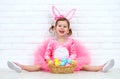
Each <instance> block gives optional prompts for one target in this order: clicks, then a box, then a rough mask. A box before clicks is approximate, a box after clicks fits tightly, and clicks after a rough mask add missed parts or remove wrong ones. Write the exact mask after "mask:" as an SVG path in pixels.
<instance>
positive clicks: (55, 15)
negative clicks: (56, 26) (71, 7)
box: [52, 6, 63, 20]
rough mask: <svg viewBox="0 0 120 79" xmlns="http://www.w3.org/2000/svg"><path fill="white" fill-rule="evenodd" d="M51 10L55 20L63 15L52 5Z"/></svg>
mask: <svg viewBox="0 0 120 79" xmlns="http://www.w3.org/2000/svg"><path fill="white" fill-rule="evenodd" d="M52 12H53V15H54V19H55V20H57V19H58V18H61V17H63V15H61V14H60V12H59V10H58V9H56V8H55V7H54V6H52Z"/></svg>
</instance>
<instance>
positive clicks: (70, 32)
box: [49, 17, 72, 36]
mask: <svg viewBox="0 0 120 79" xmlns="http://www.w3.org/2000/svg"><path fill="white" fill-rule="evenodd" d="M59 21H66V22H67V24H68V29H69V33H68V34H67V35H69V36H71V35H72V30H71V28H70V22H69V21H68V19H66V18H64V17H63V18H59V19H58V20H57V21H56V22H55V26H57V24H58V22H59ZM53 29H54V26H53V25H52V26H51V27H50V28H49V32H50V33H51V32H52V31H53Z"/></svg>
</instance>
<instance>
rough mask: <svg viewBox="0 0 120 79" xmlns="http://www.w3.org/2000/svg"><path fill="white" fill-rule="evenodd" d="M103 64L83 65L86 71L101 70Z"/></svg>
mask: <svg viewBox="0 0 120 79" xmlns="http://www.w3.org/2000/svg"><path fill="white" fill-rule="evenodd" d="M102 68H103V66H90V65H83V67H82V70H86V71H94V72H96V71H101V70H102Z"/></svg>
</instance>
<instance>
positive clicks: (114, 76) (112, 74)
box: [0, 69, 120, 79]
mask: <svg viewBox="0 0 120 79" xmlns="http://www.w3.org/2000/svg"><path fill="white" fill-rule="evenodd" d="M0 79H120V69H112V70H110V71H109V72H107V73H103V72H87V71H79V72H74V73H73V74H53V73H50V72H44V71H39V72H26V71H23V72H22V73H16V72H15V71H12V70H9V69H0Z"/></svg>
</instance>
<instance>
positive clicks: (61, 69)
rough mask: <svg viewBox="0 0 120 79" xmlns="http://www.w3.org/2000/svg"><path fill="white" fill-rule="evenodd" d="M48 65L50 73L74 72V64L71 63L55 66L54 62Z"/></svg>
mask: <svg viewBox="0 0 120 79" xmlns="http://www.w3.org/2000/svg"><path fill="white" fill-rule="evenodd" d="M48 66H49V68H50V72H52V73H61V74H67V73H73V72H74V68H75V66H76V64H71V65H69V66H55V65H54V64H49V65H48Z"/></svg>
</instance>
